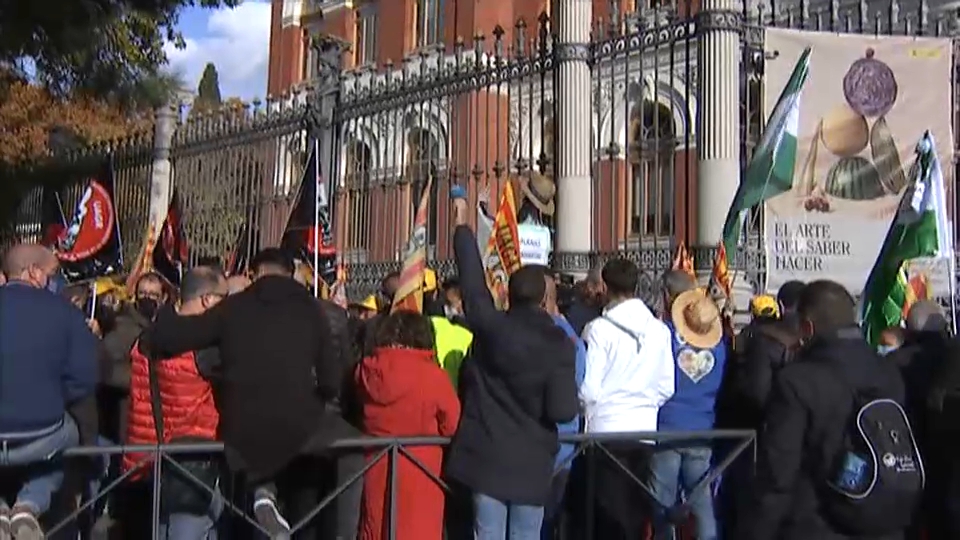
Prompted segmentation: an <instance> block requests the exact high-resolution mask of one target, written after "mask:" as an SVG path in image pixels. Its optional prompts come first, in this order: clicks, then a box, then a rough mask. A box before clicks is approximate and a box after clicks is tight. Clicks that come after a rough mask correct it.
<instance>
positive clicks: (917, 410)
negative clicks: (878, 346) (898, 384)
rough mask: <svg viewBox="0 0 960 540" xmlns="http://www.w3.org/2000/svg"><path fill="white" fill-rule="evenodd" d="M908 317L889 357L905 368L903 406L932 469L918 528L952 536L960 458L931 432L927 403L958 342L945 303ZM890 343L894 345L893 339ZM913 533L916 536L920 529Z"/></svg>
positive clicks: (926, 303) (921, 307)
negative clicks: (953, 468) (958, 460)
mask: <svg viewBox="0 0 960 540" xmlns="http://www.w3.org/2000/svg"><path fill="white" fill-rule="evenodd" d="M905 322H906V329H905V331H904V330H903V329H900V331H901V332H900V335H901V336H902V345H901V346H900V347H896V348H891V349H890V350H889V352H888V353H887V354H886V359H887V360H888V361H889V362H890V363H891V364H893V365H894V366H896V367H897V369H899V370H900V375H901V377H903V384H904V390H905V392H906V402H905V403H904V405H905V407H904V408H905V409H906V411H907V415H908V416H909V417H910V425H911V427H912V428H913V434H914V436H915V437H916V438H917V443H918V445H919V447H920V455H922V456H923V459H924V466H925V468H926V471H927V486H926V490H925V491H926V493H925V501H924V502H925V504H924V505H923V506H924V512H923V514H922V515H921V516H920V519H918V520H917V523H916V524H915V528H916V529H919V527H920V523H921V520H922V522H923V523H925V524H926V525H927V527H928V531H927V532H928V534H930V535H931V536H930V538H951V537H952V536H951V535H950V534H949V532H950V531H951V530H957V529H956V527H955V526H953V525H952V524H951V522H952V521H957V522H958V523H960V519H957V518H956V517H951V515H952V514H953V513H954V512H953V510H954V507H953V505H952V504H948V502H949V498H950V492H951V491H952V489H955V488H952V487H951V486H950V483H949V480H950V479H951V476H952V475H951V465H952V464H953V463H954V462H955V461H956V459H955V458H954V457H953V456H954V454H956V448H955V447H954V446H953V445H950V444H943V442H942V441H944V440H945V439H943V438H940V437H934V436H932V435H931V432H930V425H929V424H930V422H929V419H930V416H931V413H930V411H929V408H928V407H929V403H930V398H931V396H932V395H934V394H935V393H936V392H935V386H934V385H935V384H938V380H937V376H938V375H939V374H940V373H943V370H942V367H941V366H942V365H943V364H944V363H946V362H949V359H950V358H951V355H952V354H953V352H954V350H955V345H954V343H953V339H952V338H951V337H950V335H949V330H948V326H949V325H948V322H947V318H946V316H945V315H944V312H943V308H941V307H940V305H939V304H937V303H936V302H934V301H932V300H921V301H919V302H916V303H915V304H913V305H912V306H911V307H910V309H909V310H908V311H907V317H906V321H905ZM898 329H899V327H898ZM881 336H882V334H881ZM888 339H889V338H888ZM881 343H883V342H882V341H881ZM886 343H887V344H888V346H889V344H890V341H887V342H886ZM948 379H949V377H948ZM941 388H943V387H941ZM958 502H960V499H958ZM913 536H914V537H916V536H917V535H916V533H915V534H914V535H913Z"/></svg>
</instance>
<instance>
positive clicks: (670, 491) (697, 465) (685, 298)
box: [651, 270, 728, 540]
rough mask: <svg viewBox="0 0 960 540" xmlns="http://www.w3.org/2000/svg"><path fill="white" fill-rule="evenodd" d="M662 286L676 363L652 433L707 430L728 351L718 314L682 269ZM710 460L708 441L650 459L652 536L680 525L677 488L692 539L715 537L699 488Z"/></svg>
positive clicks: (664, 446)
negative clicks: (692, 527)
mask: <svg viewBox="0 0 960 540" xmlns="http://www.w3.org/2000/svg"><path fill="white" fill-rule="evenodd" d="M663 282H664V284H665V288H666V291H667V299H666V303H665V306H667V313H668V314H669V317H668V318H667V321H666V323H667V326H668V327H669V328H670V332H671V335H672V341H673V355H674V358H675V359H676V375H675V378H676V392H674V394H673V396H672V397H671V398H670V399H669V400H667V402H666V403H664V404H663V406H662V407H661V408H660V412H659V415H658V421H657V430H658V431H666V432H684V431H709V430H711V429H713V427H714V409H715V406H716V399H717V394H718V393H719V390H720V383H721V381H722V379H723V371H724V365H725V363H726V357H727V350H728V345H727V343H726V338H725V337H724V335H723V323H722V321H721V320H720V310H719V308H718V307H717V305H716V304H715V303H714V302H713V300H711V299H710V298H709V297H707V296H706V295H704V294H703V291H702V290H700V289H698V288H697V285H696V283H695V282H694V281H693V279H692V278H691V277H690V276H689V275H688V274H686V273H685V272H683V271H680V270H670V271H668V272H667V274H666V275H665V276H664V279H663ZM712 457H713V452H712V448H711V441H703V442H699V443H697V442H696V441H695V442H694V444H693V445H691V444H690V441H684V442H682V443H661V444H658V445H657V450H656V452H655V453H654V455H653V458H652V460H651V471H652V474H653V486H654V494H655V495H656V498H657V501H658V502H659V503H660V508H659V509H658V512H657V513H656V517H657V519H656V522H655V531H656V536H655V538H657V539H664V540H667V539H671V538H673V533H674V531H673V529H674V526H675V525H678V524H679V523H676V522H675V518H676V516H674V515H672V512H671V511H672V510H673V509H674V508H675V506H676V505H677V503H678V496H679V495H680V489H681V488H682V490H683V493H685V495H686V499H685V500H686V504H687V505H688V506H689V507H690V509H691V511H692V513H693V517H694V520H695V523H696V530H697V535H696V537H697V538H698V539H701V540H715V539H716V538H718V531H717V520H716V517H715V515H714V508H713V496H712V493H711V491H710V486H708V485H706V486H700V485H699V484H700V482H701V481H702V480H703V479H704V478H705V477H706V476H707V474H708V473H709V471H710V464H711V461H712ZM681 517H683V516H681Z"/></svg>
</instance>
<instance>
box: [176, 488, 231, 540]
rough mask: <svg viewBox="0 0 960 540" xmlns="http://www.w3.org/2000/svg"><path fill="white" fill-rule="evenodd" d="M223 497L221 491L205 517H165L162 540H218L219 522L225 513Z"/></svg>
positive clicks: (179, 515)
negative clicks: (221, 515)
mask: <svg viewBox="0 0 960 540" xmlns="http://www.w3.org/2000/svg"><path fill="white" fill-rule="evenodd" d="M223 507H224V504H223V497H222V496H221V495H220V491H219V490H217V494H216V495H215V496H214V497H213V500H212V501H211V502H210V509H209V511H208V512H207V513H206V514H204V515H197V514H186V513H177V514H170V515H168V516H163V517H162V518H161V522H160V538H162V539H166V540H217V527H216V526H217V520H219V519H220V514H222V513H223Z"/></svg>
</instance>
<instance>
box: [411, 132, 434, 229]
mask: <svg viewBox="0 0 960 540" xmlns="http://www.w3.org/2000/svg"><path fill="white" fill-rule="evenodd" d="M439 166H440V145H439V143H438V142H437V138H436V137H435V136H434V135H433V134H432V133H430V132H429V131H427V130H426V129H422V128H414V129H412V130H410V134H409V135H408V136H407V178H409V179H410V183H411V186H412V187H413V189H412V190H411V193H412V195H413V196H412V197H411V200H412V202H413V205H412V206H413V208H412V209H411V214H410V215H411V217H412V218H415V217H416V215H417V207H418V206H420V197H421V196H422V195H423V190H424V188H426V186H427V180H428V179H429V178H430V174H431V172H432V171H433V172H438V173H439V171H438V170H436V168H437V167H439ZM439 182H440V179H439V178H434V179H433V184H432V186H431V190H430V203H429V210H428V213H427V214H428V215H427V245H428V246H436V245H437V226H438V223H437V221H438V206H437V197H438V196H439V193H440V189H439V188H440V185H439ZM412 223H413V219H411V224H412Z"/></svg>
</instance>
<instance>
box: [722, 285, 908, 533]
mask: <svg viewBox="0 0 960 540" xmlns="http://www.w3.org/2000/svg"><path fill="white" fill-rule="evenodd" d="M797 315H798V318H799V320H800V323H801V328H802V331H803V334H804V339H805V341H806V346H805V347H804V348H803V349H802V350H801V351H800V353H799V355H798V357H797V359H796V361H794V362H791V363H790V364H789V365H787V366H785V367H783V369H782V370H780V372H779V373H778V374H777V375H776V377H775V382H774V385H773V389H772V391H771V395H770V404H769V407H768V408H767V411H766V416H765V418H764V430H763V432H762V434H761V436H760V439H759V441H760V443H759V448H758V463H757V478H756V491H755V493H754V497H755V500H754V504H753V505H751V506H750V507H749V508H747V509H745V510H744V511H745V512H747V513H748V516H744V518H743V519H741V520H740V521H741V525H742V527H743V530H742V532H740V533H739V534H738V535H737V538H743V539H744V540H809V539H812V538H816V539H818V540H833V539H837V540H839V539H849V538H854V537H853V536H849V535H846V534H843V533H842V532H841V530H842V529H841V528H842V527H849V526H853V525H855V524H853V523H845V524H841V523H836V522H832V521H830V520H829V519H828V516H827V514H826V513H825V512H826V511H827V508H828V506H827V503H828V501H832V499H828V498H827V497H828V496H829V493H830V490H829V488H828V487H827V482H826V478H827V477H828V475H829V474H830V473H829V472H828V470H827V467H829V466H830V464H832V463H833V462H834V461H835V459H836V456H839V455H840V452H841V450H842V449H843V447H844V445H843V440H844V434H845V433H846V432H847V429H848V428H849V427H850V422H851V420H850V416H851V414H855V413H856V412H857V411H856V410H854V403H855V402H856V396H857V394H868V395H871V396H876V397H883V398H888V399H892V400H894V401H896V402H898V403H903V397H904V389H903V382H902V381H901V380H900V376H899V374H898V373H897V371H896V368H895V367H894V366H893V365H892V364H891V363H889V362H880V361H878V356H877V354H876V352H875V351H874V350H873V348H872V347H871V346H870V345H869V344H868V343H867V342H866V340H865V339H864V338H863V335H862V333H861V331H860V328H858V327H857V321H856V315H855V305H854V300H853V298H852V297H851V296H850V294H849V293H848V292H847V291H846V290H845V289H844V288H843V287H842V286H841V285H839V284H837V283H835V282H832V281H826V280H823V281H814V282H812V283H810V284H809V285H806V286H805V287H804V289H803V291H802V292H801V294H800V298H799V302H798V310H797ZM907 435H908V433H904V434H903V436H904V437H905V436H907ZM890 510H895V509H892V508H891V509H888V511H890ZM896 510H903V511H906V512H908V513H909V512H911V510H912V508H911V507H906V508H903V509H896ZM902 537H903V531H902V530H900V531H888V533H887V534H885V535H877V536H873V537H867V538H871V539H873V540H879V539H886V538H890V539H893V538H902ZM858 540H866V538H864V537H859V539H858Z"/></svg>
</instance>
